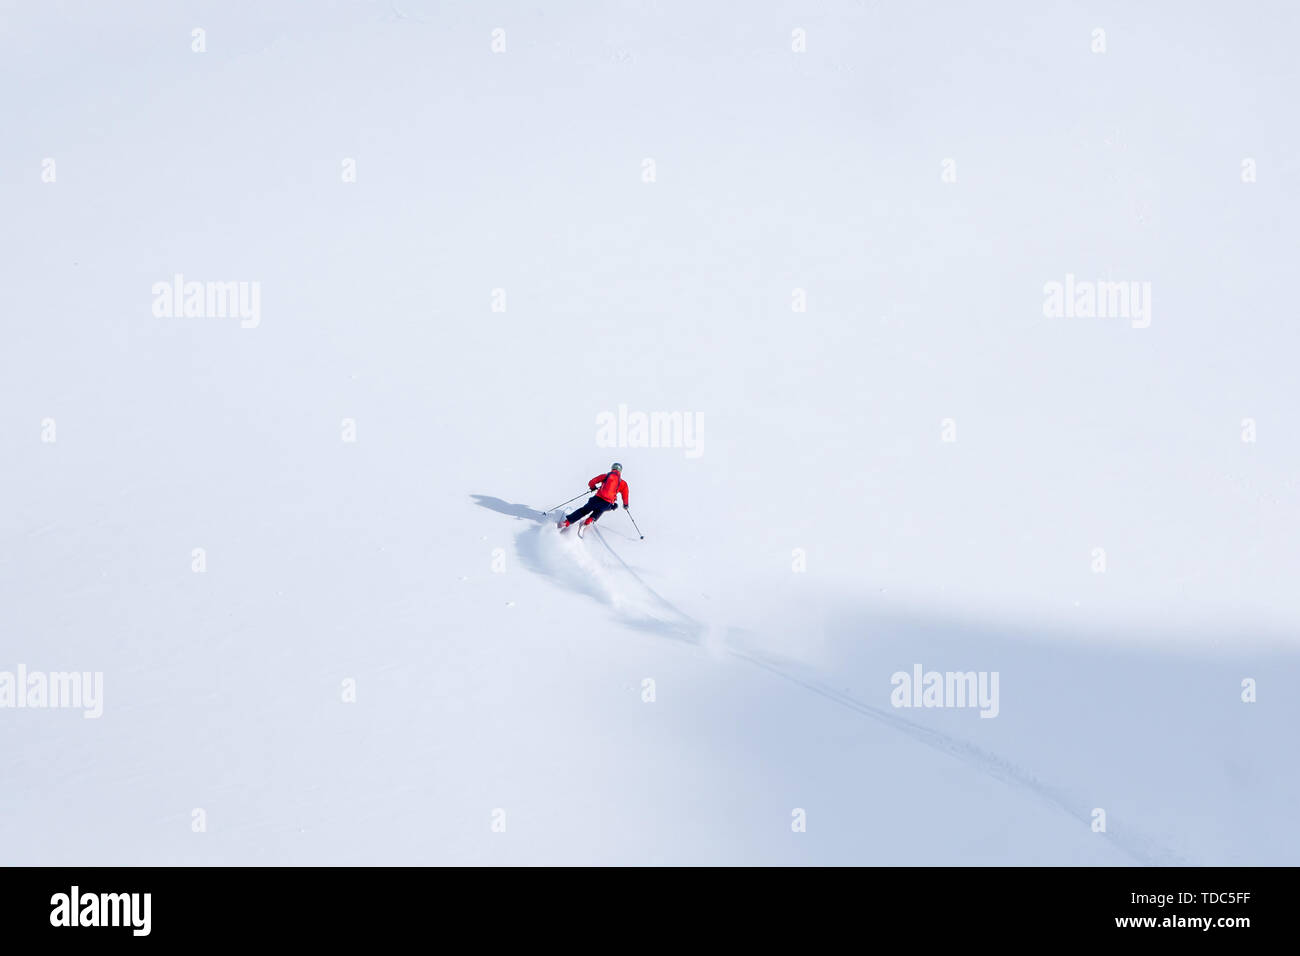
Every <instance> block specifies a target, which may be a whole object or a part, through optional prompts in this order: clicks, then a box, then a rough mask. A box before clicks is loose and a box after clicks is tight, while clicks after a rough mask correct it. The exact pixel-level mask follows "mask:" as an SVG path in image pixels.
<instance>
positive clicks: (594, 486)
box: [587, 475, 605, 491]
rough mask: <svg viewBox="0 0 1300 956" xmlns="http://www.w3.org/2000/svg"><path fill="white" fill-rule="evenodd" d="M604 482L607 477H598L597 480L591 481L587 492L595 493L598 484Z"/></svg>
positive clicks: (588, 483)
mask: <svg viewBox="0 0 1300 956" xmlns="http://www.w3.org/2000/svg"><path fill="white" fill-rule="evenodd" d="M604 480H605V476H604V475H597V476H596V477H595V478H593V479H591V481H589V482H587V490H588V491H595V490H596V486H597V485H598V484H600V483H601V482H602V481H604Z"/></svg>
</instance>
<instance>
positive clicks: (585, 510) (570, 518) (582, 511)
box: [564, 498, 599, 524]
mask: <svg viewBox="0 0 1300 956" xmlns="http://www.w3.org/2000/svg"><path fill="white" fill-rule="evenodd" d="M598 500H599V499H598V498H592V499H591V501H588V502H587V503H586V504H585V505H583V506H582V507H581V508H579V509H578V510H577V511H575V512H574V513H573V514H571V515H565V518H564V520H565V521H567V522H569V524H573V522H575V521H577V520H578V519H579V518H581V517H582V516H583V515H589V514H591V512H592V511H593V510H595V509H594V506H593V505H592V503H591V502H592V501H598Z"/></svg>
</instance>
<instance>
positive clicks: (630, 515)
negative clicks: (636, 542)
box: [623, 508, 645, 541]
mask: <svg viewBox="0 0 1300 956" xmlns="http://www.w3.org/2000/svg"><path fill="white" fill-rule="evenodd" d="M623 514H625V515H627V516H628V519H629V520H630V521H631V522H632V527H634V528H636V519H635V518H633V517H632V512H630V511H628V510H627V508H624V509H623ZM636 533H637V534H641V529H640V528H636ZM641 540H642V541H644V540H645V535H643V534H641Z"/></svg>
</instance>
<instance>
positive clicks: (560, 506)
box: [542, 488, 591, 515]
mask: <svg viewBox="0 0 1300 956" xmlns="http://www.w3.org/2000/svg"><path fill="white" fill-rule="evenodd" d="M589 494H591V489H590V488H589V489H587V490H586V491H584V492H583V493H582V495H589ZM582 495H574V496H573V497H572V498H570V499H569V501H577V500H578V499H579V498H581V497H582ZM569 501H561V502H560V503H559V504H558V505H556V506H555V508H563V507H564V506H565V505H567V504H568V503H569ZM555 508H547V509H546V510H545V511H543V512H542V514H544V515H548V514H550V513H551V512H552V511H554V510H555Z"/></svg>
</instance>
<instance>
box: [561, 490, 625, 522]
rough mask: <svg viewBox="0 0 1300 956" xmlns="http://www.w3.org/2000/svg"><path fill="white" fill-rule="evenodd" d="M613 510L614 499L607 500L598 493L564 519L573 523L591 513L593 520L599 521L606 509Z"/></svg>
mask: <svg viewBox="0 0 1300 956" xmlns="http://www.w3.org/2000/svg"><path fill="white" fill-rule="evenodd" d="M613 510H614V503H613V502H612V501H606V500H605V499H604V498H601V497H600V496H599V495H597V496H595V497H593V498H591V499H590V500H589V501H588V502H587V503H586V504H585V505H583V506H582V507H581V508H579V509H578V510H577V511H575V512H574V513H573V514H571V515H567V516H566V517H565V519H564V520H565V521H567V522H569V524H573V522H575V521H577V520H578V519H579V518H583V517H586V516H587V515H591V520H592V521H598V520H600V516H601V515H603V514H604V513H605V512H606V511H613Z"/></svg>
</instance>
